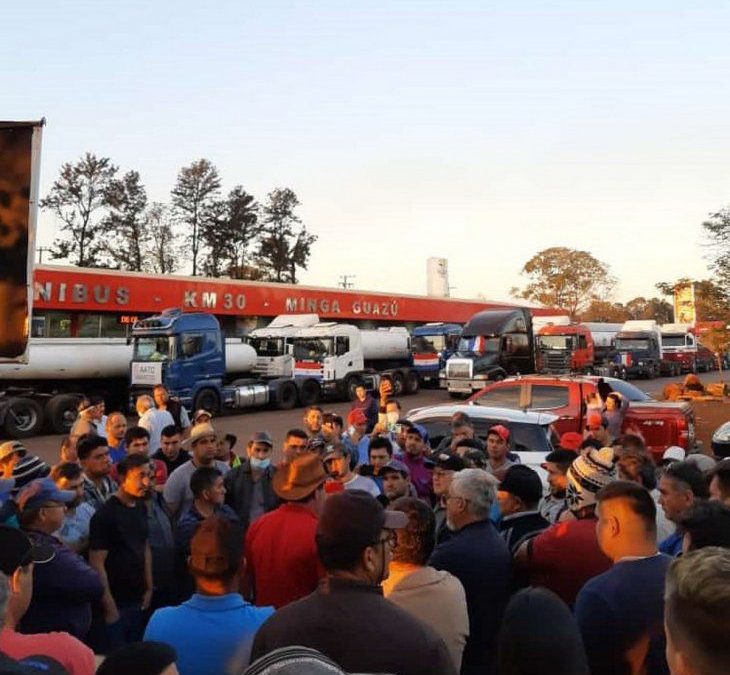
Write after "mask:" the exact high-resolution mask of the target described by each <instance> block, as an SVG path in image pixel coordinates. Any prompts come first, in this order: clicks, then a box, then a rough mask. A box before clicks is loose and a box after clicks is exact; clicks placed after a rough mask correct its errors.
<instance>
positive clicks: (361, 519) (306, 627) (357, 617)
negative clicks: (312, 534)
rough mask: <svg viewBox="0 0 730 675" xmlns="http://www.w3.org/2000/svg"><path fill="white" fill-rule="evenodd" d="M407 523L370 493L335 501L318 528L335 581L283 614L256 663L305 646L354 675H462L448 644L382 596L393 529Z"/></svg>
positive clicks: (266, 629)
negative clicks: (275, 652)
mask: <svg viewBox="0 0 730 675" xmlns="http://www.w3.org/2000/svg"><path fill="white" fill-rule="evenodd" d="M407 523H408V519H407V517H406V516H405V514H404V513H401V512H394V511H385V510H384V509H383V507H382V506H381V505H380V504H379V503H378V501H377V500H376V499H375V498H373V497H371V496H370V495H368V494H366V493H363V492H360V491H355V490H352V491H346V492H341V493H338V494H333V495H330V496H329V497H328V498H327V501H326V502H325V505H324V510H323V513H322V517H321V519H320V522H319V525H318V527H317V551H318V553H319V557H320V558H321V560H322V563H323V564H324V567H325V569H326V570H327V583H326V584H323V585H322V586H320V588H319V589H318V590H317V591H315V592H314V593H312V594H311V595H309V596H308V597H306V598H304V599H303V600H300V601H299V602H297V603H293V604H291V605H289V606H287V607H284V608H283V609H280V610H279V611H277V612H276V614H274V616H272V617H271V618H270V619H269V620H268V621H267V622H266V623H265V624H264V625H263V626H262V627H261V628H260V629H259V632H258V633H257V634H256V638H255V639H254V645H253V651H252V655H251V656H252V659H253V660H255V659H257V658H258V657H260V656H263V655H264V654H268V653H269V652H272V651H273V650H275V649H278V648H280V647H286V646H289V645H302V646H305V647H311V648H313V649H317V650H318V651H321V652H322V653H323V654H325V655H326V656H329V657H330V658H331V659H333V660H334V661H335V662H336V663H338V664H339V665H340V666H342V668H343V669H344V670H345V671H347V672H353V673H354V672H360V673H363V672H368V673H398V675H455V674H456V669H455V667H454V665H453V661H452V659H451V657H450V655H449V652H448V651H447V649H446V646H445V644H444V642H443V640H441V638H440V637H439V636H438V635H436V633H435V632H434V631H433V630H432V629H431V628H430V627H429V626H427V625H426V624H424V623H422V622H420V621H419V620H418V619H415V618H414V617H412V616H411V615H410V614H409V613H408V612H406V611H404V610H402V609H401V608H400V607H397V606H396V605H394V604H393V603H390V602H388V601H387V600H385V599H384V598H383V595H382V589H381V587H380V584H381V582H382V581H383V580H384V579H386V578H387V576H388V567H389V564H390V558H391V549H392V546H393V540H394V538H395V535H394V532H393V530H394V529H396V528H399V527H405V526H406V525H407ZM396 636H397V637H396Z"/></svg>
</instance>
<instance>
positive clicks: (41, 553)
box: [0, 527, 96, 675]
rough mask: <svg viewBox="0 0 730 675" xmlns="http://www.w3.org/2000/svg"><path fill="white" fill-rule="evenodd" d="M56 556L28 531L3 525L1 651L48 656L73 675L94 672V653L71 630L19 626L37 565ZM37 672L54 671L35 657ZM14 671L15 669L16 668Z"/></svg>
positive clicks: (29, 599) (0, 545)
mask: <svg viewBox="0 0 730 675" xmlns="http://www.w3.org/2000/svg"><path fill="white" fill-rule="evenodd" d="M52 557H53V551H52V550H50V549H48V548H46V547H45V546H34V545H33V544H32V543H31V541H30V539H28V537H27V536H26V534H25V533H24V532H22V531H21V530H19V529H17V528H13V527H0V628H1V629H2V630H0V653H1V654H3V655H6V656H9V657H11V658H13V659H25V658H26V657H29V656H33V657H37V656H47V657H50V658H52V659H54V660H55V661H57V662H58V663H60V664H61V666H62V667H63V668H64V669H65V671H64V672H67V673H69V675H92V674H93V673H94V671H95V669H96V662H95V659H94V652H93V651H91V649H89V648H88V647H87V646H86V645H85V644H83V643H82V642H81V641H79V640H78V639H76V638H75V637H73V636H72V635H69V634H68V633H60V632H53V633H36V634H33V635H23V634H21V633H19V632H17V630H16V628H17V626H18V624H19V623H20V622H21V621H22V619H23V616H24V614H25V613H26V611H27V610H28V607H29V606H30V604H31V602H32V601H33V573H34V569H35V566H36V565H38V566H40V565H42V564H43V563H45V562H47V561H48V560H49V559H51V558H52ZM33 661H34V663H35V667H36V668H37V669H38V670H37V671H36V672H39V673H40V672H42V671H46V672H49V673H50V672H52V671H51V670H50V668H49V667H48V666H47V665H46V664H42V663H39V661H40V659H35V658H34V659H33ZM12 672H14V671H12Z"/></svg>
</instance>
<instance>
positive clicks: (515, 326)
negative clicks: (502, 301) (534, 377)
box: [441, 308, 535, 396]
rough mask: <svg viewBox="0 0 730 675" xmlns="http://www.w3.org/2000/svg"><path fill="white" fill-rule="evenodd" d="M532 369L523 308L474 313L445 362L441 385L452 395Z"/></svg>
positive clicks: (528, 326) (531, 346) (531, 349)
mask: <svg viewBox="0 0 730 675" xmlns="http://www.w3.org/2000/svg"><path fill="white" fill-rule="evenodd" d="M534 371H535V338H534V335H533V331H532V318H531V316H530V312H529V311H528V310H527V309H526V308H519V309H507V310H486V311H484V312H479V313H477V314H475V315H474V316H473V317H471V319H469V321H468V322H467V324H466V325H465V326H464V328H463V330H462V332H461V338H460V339H459V344H458V347H457V352H456V354H454V355H453V356H452V357H451V358H449V360H448V361H447V362H446V368H445V372H444V374H443V378H442V379H441V386H442V387H444V388H446V389H447V390H448V391H449V393H450V394H452V395H455V396H456V395H461V394H471V393H472V392H475V391H479V390H480V389H481V388H482V387H483V386H484V385H485V384H486V383H487V381H488V380H500V379H503V378H504V377H506V376H507V375H512V374H518V373H532V372H534Z"/></svg>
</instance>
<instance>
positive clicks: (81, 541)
mask: <svg viewBox="0 0 730 675" xmlns="http://www.w3.org/2000/svg"><path fill="white" fill-rule="evenodd" d="M51 478H52V479H53V482H54V483H55V484H56V487H57V488H58V489H59V490H68V491H71V492H73V493H74V494H75V495H76V496H75V497H74V500H73V501H72V502H69V503H68V504H66V515H65V517H64V519H63V524H62V525H61V527H60V528H58V530H57V531H56V532H55V536H57V537H58V538H59V539H60V540H61V541H62V542H63V543H64V544H66V546H68V547H69V548H70V549H71V550H72V551H76V553H81V554H85V553H86V549H87V548H88V546H89V524H90V523H91V516H93V515H94V508H93V507H92V506H91V504H89V503H88V502H85V501H84V476H83V473H82V472H81V467H80V466H79V465H78V464H74V463H73V462H63V463H61V464H56V466H54V467H53V470H52V471H51Z"/></svg>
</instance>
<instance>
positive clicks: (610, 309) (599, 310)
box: [580, 300, 629, 323]
mask: <svg viewBox="0 0 730 675" xmlns="http://www.w3.org/2000/svg"><path fill="white" fill-rule="evenodd" d="M628 318H629V313H628V311H626V307H624V306H623V304H621V303H620V302H609V301H608V300H591V302H590V304H589V305H588V306H587V307H586V308H585V309H584V310H583V312H581V315H580V320H581V321H599V322H601V323H623V322H624V321H626V320H627V319H628Z"/></svg>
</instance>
